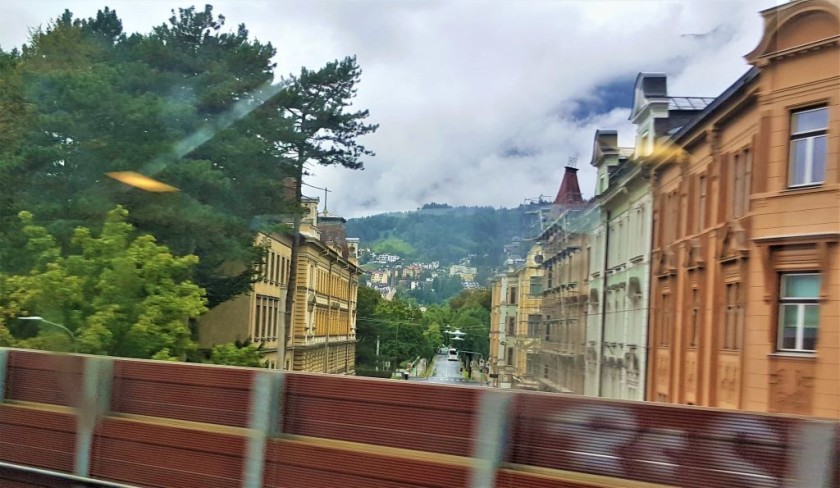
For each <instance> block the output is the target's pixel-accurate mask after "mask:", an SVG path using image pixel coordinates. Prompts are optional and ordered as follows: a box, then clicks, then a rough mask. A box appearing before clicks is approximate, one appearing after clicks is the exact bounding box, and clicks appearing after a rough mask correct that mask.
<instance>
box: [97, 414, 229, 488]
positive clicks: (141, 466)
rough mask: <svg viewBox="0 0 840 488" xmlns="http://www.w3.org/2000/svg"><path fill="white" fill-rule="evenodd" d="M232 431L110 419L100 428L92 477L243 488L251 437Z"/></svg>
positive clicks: (151, 483)
mask: <svg viewBox="0 0 840 488" xmlns="http://www.w3.org/2000/svg"><path fill="white" fill-rule="evenodd" d="M230 430H231V431H230V432H224V431H219V430H216V431H213V430H209V426H200V425H192V424H189V425H183V426H179V425H178V423H177V422H169V423H167V424H159V423H155V422H154V421H149V420H144V421H137V420H127V419H121V418H107V419H104V420H103V421H102V422H101V423H100V425H99V426H98V427H97V430H96V434H95V441H94V445H93V461H92V462H91V476H92V477H94V478H101V479H107V480H111V481H118V482H124V483H127V484H129V483H130V484H139V485H142V486H155V487H176V486H177V487H183V488H192V487H195V488H204V487H219V488H223V487H238V486H240V485H241V481H240V479H241V477H242V459H243V454H244V452H245V437H244V434H243V432H242V429H230Z"/></svg>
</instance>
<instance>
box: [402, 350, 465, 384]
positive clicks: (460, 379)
mask: <svg viewBox="0 0 840 488" xmlns="http://www.w3.org/2000/svg"><path fill="white" fill-rule="evenodd" d="M460 368H461V362H460V361H449V360H447V359H446V355H445V354H438V355H437V356H435V369H434V373H432V375H431V376H430V377H428V378H415V377H412V378H409V381H428V382H430V383H450V384H471V385H477V384H478V382H477V381H474V380H469V379H467V378H464V375H463V373H461V371H460Z"/></svg>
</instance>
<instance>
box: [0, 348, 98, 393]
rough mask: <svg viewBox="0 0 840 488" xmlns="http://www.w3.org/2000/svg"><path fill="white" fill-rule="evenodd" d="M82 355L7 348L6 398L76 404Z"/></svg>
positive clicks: (80, 376)
mask: <svg viewBox="0 0 840 488" xmlns="http://www.w3.org/2000/svg"><path fill="white" fill-rule="evenodd" d="M83 360H84V357H83V356H74V355H68V354H50V353H46V352H36V351H20V350H14V349H12V350H9V358H8V365H7V369H8V373H7V378H6V384H7V387H6V399H7V400H17V401H25V402H39V403H49V404H52V405H64V406H75V405H78V402H79V400H80V398H81V397H80V395H81V385H82V381H81V378H82V364H83Z"/></svg>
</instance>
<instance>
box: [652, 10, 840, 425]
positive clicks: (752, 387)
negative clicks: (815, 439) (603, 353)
mask: <svg viewBox="0 0 840 488" xmlns="http://www.w3.org/2000/svg"><path fill="white" fill-rule="evenodd" d="M762 15H763V17H764V34H763V36H762V39H761V41H760V43H759V45H758V47H756V49H755V50H754V51H753V52H751V53H750V54H748V55H747V56H746V59H747V61H748V62H749V63H750V64H751V65H752V68H751V69H750V70H749V71H747V73H746V74H744V76H742V77H741V78H740V79H739V80H738V81H736V82H735V84H733V85H732V86H731V87H730V88H728V89H727V90H726V91H725V92H724V93H723V94H722V95H721V96H720V97H718V98H717V99H716V100H715V101H714V102H712V104H711V105H710V106H709V107H708V108H707V109H706V110H705V111H704V112H703V113H702V114H701V115H700V116H699V117H697V118H695V120H693V121H691V122H689V123H688V124H686V125H685V126H683V127H682V128H681V129H679V130H678V131H676V132H675V133H674V134H673V135H672V136H671V137H670V141H669V142H670V144H672V147H674V148H675V149H674V150H671V151H668V153H667V154H663V155H660V156H659V157H652V158H650V161H651V163H652V164H653V165H654V168H655V169H654V171H655V177H654V183H653V184H654V208H655V213H654V223H653V224H654V243H653V256H652V261H653V264H652V266H653V270H652V278H651V299H652V307H651V315H652V317H651V327H650V335H649V342H650V347H651V353H650V355H649V359H650V362H649V365H650V367H649V370H648V372H649V376H648V378H649V380H648V396H649V399H650V400H654V401H662V402H672V403H685V404H697V405H708V406H716V407H725V408H735V409H746V410H755V411H770V412H787V413H797V414H805V415H815V416H820V417H829V418H838V417H840V249H839V248H838V241H840V168H838V161H840V151H838V141H840V137H838V133H840V62H838V59H840V47H838V43H839V42H840V11H838V6H837V3H836V2H830V1H822V0H803V1H794V2H789V3H786V4H783V5H780V6H778V7H775V8H772V9H768V10H766V11H764V12H762Z"/></svg>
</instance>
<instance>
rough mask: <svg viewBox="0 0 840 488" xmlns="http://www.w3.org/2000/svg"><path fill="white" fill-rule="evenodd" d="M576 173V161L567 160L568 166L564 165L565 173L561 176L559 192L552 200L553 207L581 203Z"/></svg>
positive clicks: (581, 196) (581, 197)
mask: <svg viewBox="0 0 840 488" xmlns="http://www.w3.org/2000/svg"><path fill="white" fill-rule="evenodd" d="M577 172H578V169H577V162H576V160H575V159H569V164H567V165H566V172H565V173H564V174H563V181H562V182H561V183H560V190H559V191H558V192H557V197H556V198H555V199H554V204H555V205H576V204H579V203H583V195H582V194H581V193H580V185H579V184H578V178H577Z"/></svg>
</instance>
